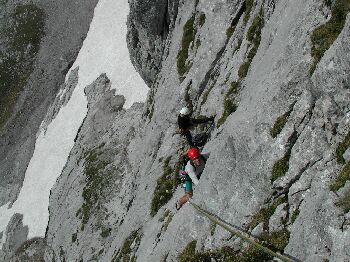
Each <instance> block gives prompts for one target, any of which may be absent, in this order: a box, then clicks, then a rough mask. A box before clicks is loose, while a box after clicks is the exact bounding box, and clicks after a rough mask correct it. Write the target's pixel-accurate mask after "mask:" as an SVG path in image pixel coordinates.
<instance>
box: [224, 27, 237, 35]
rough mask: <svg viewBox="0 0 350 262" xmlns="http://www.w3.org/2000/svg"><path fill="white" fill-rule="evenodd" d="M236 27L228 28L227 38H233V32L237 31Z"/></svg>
mask: <svg viewBox="0 0 350 262" xmlns="http://www.w3.org/2000/svg"><path fill="white" fill-rule="evenodd" d="M235 29H236V27H234V26H230V27H229V28H227V29H226V36H227V38H231V36H232V35H233V33H234V32H235Z"/></svg>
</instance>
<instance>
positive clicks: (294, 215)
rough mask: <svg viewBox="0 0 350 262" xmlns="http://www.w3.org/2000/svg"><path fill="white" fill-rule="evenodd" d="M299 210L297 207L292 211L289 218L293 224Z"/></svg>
mask: <svg viewBox="0 0 350 262" xmlns="http://www.w3.org/2000/svg"><path fill="white" fill-rule="evenodd" d="M299 213H300V210H299V208H297V209H295V210H294V211H293V213H292V216H291V218H290V220H291V223H292V224H293V223H294V222H295V220H296V219H297V217H298V216H299Z"/></svg>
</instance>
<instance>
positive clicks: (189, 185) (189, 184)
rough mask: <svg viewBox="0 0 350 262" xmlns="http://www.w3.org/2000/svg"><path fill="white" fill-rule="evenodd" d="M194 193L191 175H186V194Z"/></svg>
mask: <svg viewBox="0 0 350 262" xmlns="http://www.w3.org/2000/svg"><path fill="white" fill-rule="evenodd" d="M190 191H192V180H191V178H190V176H189V175H187V174H186V178H185V192H186V193H187V192H190Z"/></svg>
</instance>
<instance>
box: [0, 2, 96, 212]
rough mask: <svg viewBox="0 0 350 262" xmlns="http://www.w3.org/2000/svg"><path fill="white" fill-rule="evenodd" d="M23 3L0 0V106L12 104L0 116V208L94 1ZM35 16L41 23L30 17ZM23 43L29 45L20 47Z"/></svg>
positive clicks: (20, 174)
mask: <svg viewBox="0 0 350 262" xmlns="http://www.w3.org/2000/svg"><path fill="white" fill-rule="evenodd" d="M22 2H23V3H19V2H18V1H12V0H9V1H1V2H0V7H1V8H0V20H1V26H0V30H1V35H0V40H1V41H0V42H1V44H0V51H1V52H0V54H1V59H2V61H1V66H2V67H1V68H2V69H1V71H2V73H3V75H1V81H2V82H3V83H2V84H6V86H5V87H4V88H6V89H2V90H1V91H0V92H1V96H2V99H5V100H1V104H3V103H4V104H3V105H2V106H1V107H3V106H4V105H6V108H5V109H6V110H8V109H9V102H8V101H9V100H10V101H11V105H12V106H13V107H11V109H12V110H11V111H12V112H10V113H9V114H10V115H9V116H10V117H9V118H6V121H5V120H4V119H5V118H3V116H4V115H3V114H1V116H0V118H1V119H0V166H1V168H0V177H1V179H0V206H2V205H3V204H5V203H7V202H9V201H11V202H12V201H14V200H15V198H16V196H17V194H18V192H19V190H20V188H21V186H22V181H23V179H24V173H25V170H26V168H27V165H28V163H29V161H30V158H31V156H32V154H33V150H34V145H35V139H36V132H37V130H38V128H39V126H40V123H41V121H42V120H43V118H44V117H45V114H46V112H47V110H48V107H49V106H50V104H51V103H52V102H53V100H54V98H55V96H56V94H57V91H58V89H59V87H60V85H61V84H62V83H63V82H64V77H65V74H66V73H67V72H68V69H69V68H70V67H71V65H72V64H73V62H74V60H75V58H76V56H77V54H78V51H79V49H80V47H81V45H82V42H83V39H84V37H85V35H86V33H87V31H88V28H89V24H90V21H91V19H92V15H93V10H94V7H95V5H96V3H97V1H96V0H91V1H77V2H72V1H59V2H57V1H32V2H31V3H27V2H25V1H22ZM39 16H42V22H43V24H41V21H39V22H38V21H37V19H35V17H39ZM33 17H34V19H33ZM30 19H31V20H30ZM26 22H27V23H26ZM30 23H31V24H30ZM26 26H29V28H32V29H31V30H32V31H29V32H28V31H26V30H28V28H26ZM41 30H43V34H41V33H40V31H41ZM26 34H27V35H26ZM28 34H29V36H28ZM38 34H41V38H40V37H39V36H38ZM37 38H39V39H37ZM31 40H32V41H31ZM26 41H28V42H26ZM23 43H24V44H28V46H24V47H23V48H22V47H21V44H23ZM31 45H36V49H35V50H31V49H30V46H31ZM21 48H22V49H23V50H21ZM13 49H14V50H15V51H13ZM28 50H29V51H28ZM9 58H10V59H9ZM6 61H7V64H6V63H5V62H6ZM13 61H16V62H13ZM3 67H4V68H3ZM5 69H6V70H5ZM6 74H7V75H6ZM2 88H3V87H2ZM16 92H19V95H18V97H17V99H16V96H17V95H16ZM6 99H7V100H6ZM13 100H14V101H13ZM5 103H6V104H5ZM5 109H4V108H1V110H2V111H3V110H5ZM3 120H4V121H3Z"/></svg>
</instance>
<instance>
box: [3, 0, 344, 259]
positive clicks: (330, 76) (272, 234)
mask: <svg viewBox="0 0 350 262" xmlns="http://www.w3.org/2000/svg"><path fill="white" fill-rule="evenodd" d="M130 8H131V10H130V16H129V18H128V28H129V32H128V47H129V50H130V54H131V60H132V61H133V64H134V66H135V67H136V68H137V70H138V72H139V73H140V75H141V76H142V77H143V79H144V80H145V81H146V82H147V83H148V85H149V86H150V91H149V93H148V98H147V101H146V102H145V103H144V104H143V103H135V104H134V105H133V106H132V107H130V108H128V109H126V108H124V107H123V104H124V103H125V99H124V98H123V97H122V96H115V95H114V93H113V92H111V90H110V81H109V79H108V77H107V76H106V75H104V74H102V75H101V76H100V77H99V78H98V79H96V80H95V81H94V83H92V84H91V85H89V86H87V87H86V88H85V94H86V96H87V99H88V113H87V115H86V118H85V119H84V122H83V124H82V125H81V127H80V129H79V131H78V133H77V136H76V138H75V144H74V147H73V149H72V150H71V151H70V155H69V158H68V161H67V163H66V165H65V167H64V169H63V171H62V173H61V175H60V177H59V179H58V180H57V181H56V184H55V186H54V188H53V189H52V190H51V196H50V208H49V209H50V220H49V225H48V227H47V231H46V237H45V239H38V240H37V241H28V242H26V243H25V244H24V246H22V247H21V248H20V249H19V250H18V249H17V253H15V254H13V255H14V257H20V256H22V257H25V256H26V254H27V253H30V252H32V251H31V248H32V249H35V250H37V253H36V255H38V256H41V257H42V258H44V259H45V260H47V261H49V260H50V261H51V260H52V259H53V260H55V261H90V260H98V261H135V260H136V261H211V259H216V260H214V261H269V260H272V258H271V257H269V256H268V255H266V254H264V253H262V252H259V251H257V250H255V249H254V248H252V247H250V246H247V245H246V244H244V243H243V242H242V241H241V240H240V239H239V238H236V237H235V236H232V235H231V233H229V232H227V231H226V230H224V229H222V228H220V227H217V226H215V224H212V223H211V222H210V221H209V220H207V219H206V218H205V217H203V216H201V215H199V214H198V213H197V212H196V210H195V209H194V208H193V207H192V206H191V205H189V204H186V205H185V206H184V207H183V208H182V209H180V210H179V211H176V209H175V206H174V203H175V201H176V200H177V199H178V198H179V197H180V196H181V195H182V194H183V190H182V188H181V187H180V186H179V183H178V179H177V173H178V169H179V161H180V158H181V155H182V154H183V152H184V151H185V149H187V148H188V146H187V145H186V142H185V140H184V139H183V138H182V137H181V136H180V135H179V134H177V132H176V128H177V126H176V118H177V114H178V112H179V110H180V108H181V107H183V106H185V105H186V106H189V107H190V108H191V109H192V110H193V114H194V115H195V116H199V115H215V116H216V117H215V128H214V130H213V131H212V133H211V137H210V140H209V142H208V143H207V144H206V145H205V147H204V149H203V152H210V157H209V159H208V161H207V163H206V167H205V170H204V172H203V174H202V177H201V179H200V183H199V185H198V186H196V187H195V188H194V196H193V201H194V202H195V203H197V204H199V205H200V206H201V207H203V208H205V209H207V210H209V211H210V212H212V213H214V214H216V215H218V216H220V217H221V218H222V219H224V220H226V221H227V222H229V223H231V224H233V225H236V226H238V227H240V228H243V229H244V230H246V231H247V232H250V233H253V234H254V235H255V236H258V238H260V239H261V241H263V243H264V244H265V245H267V246H269V247H270V248H271V249H273V250H275V251H278V252H284V253H286V254H288V255H290V256H291V257H292V258H294V259H295V260H301V261H347V260H349V259H350V253H349V250H350V246H349V245H350V244H349V243H350V235H349V232H350V227H349V225H350V221H349V210H350V206H349V203H350V198H349V194H350V193H349V192H350V191H349V190H350V183H349V180H350V179H349V178H350V175H349V165H350V162H349V161H350V149H349V147H350V142H349V141H350V138H349V137H350V103H349V101H350V78H349V75H350V74H349V73H350V52H349V51H350V15H349V14H348V12H349V11H350V4H349V1H347V0H334V1H317V0H308V1H305V0H293V1H292V0H290V1H277V0H245V1H244V0H234V1H214V0H213V1H202V0H195V1H138V0H133V1H130ZM73 73H74V72H73ZM73 73H72V74H73ZM71 77H73V75H72V76H71ZM71 79H74V78H71ZM62 88H63V89H64V88H65V89H67V90H69V89H70V88H74V84H72V83H66V85H65V86H62ZM56 99H58V98H56ZM56 101H57V100H56ZM60 106H61V105H60V103H58V102H56V103H54V104H53V105H52V107H51V110H49V114H51V115H50V116H51V117H52V112H55V107H60ZM48 119H50V117H48ZM20 220H21V218H20V217H19V216H17V217H13V218H12V223H11V225H12V228H13V229H12V230H11V228H9V227H8V229H7V230H8V232H15V231H16V232H18V233H17V234H15V233H14V234H12V236H13V237H12V238H10V240H11V239H14V236H17V237H18V238H20V237H21V236H22V234H23V232H25V230H26V228H25V227H23V225H22V224H21V222H20ZM14 225H16V226H14ZM7 236H9V234H7ZM10 236H11V235H10ZM8 243H10V241H8ZM6 248H7V246H6ZM12 249H13V248H12ZM13 250H14V249H13ZM27 250H29V251H27ZM42 250H44V252H42ZM39 251H40V252H41V253H40V252H39ZM26 252H27V253H26Z"/></svg>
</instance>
